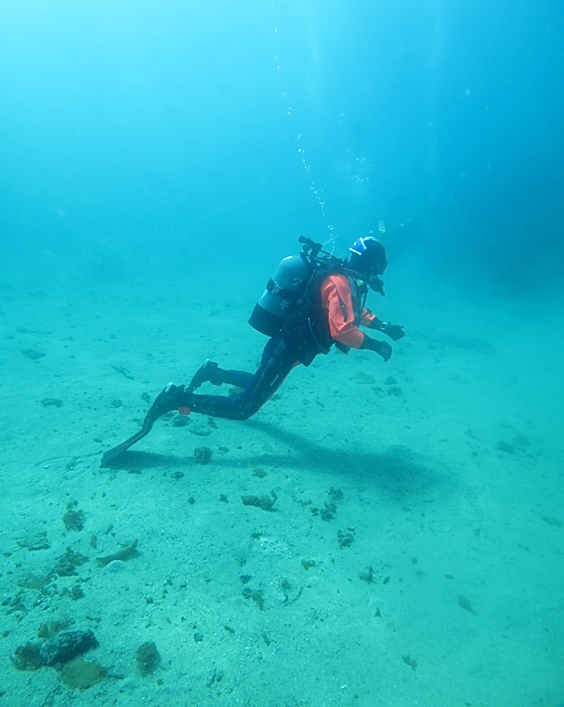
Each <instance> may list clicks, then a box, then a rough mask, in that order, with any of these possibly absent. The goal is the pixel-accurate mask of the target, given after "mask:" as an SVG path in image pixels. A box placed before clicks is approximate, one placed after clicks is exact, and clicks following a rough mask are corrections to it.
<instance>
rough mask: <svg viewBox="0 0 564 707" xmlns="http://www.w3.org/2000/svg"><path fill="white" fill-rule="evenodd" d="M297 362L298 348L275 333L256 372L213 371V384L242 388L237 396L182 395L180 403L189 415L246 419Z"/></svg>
mask: <svg viewBox="0 0 564 707" xmlns="http://www.w3.org/2000/svg"><path fill="white" fill-rule="evenodd" d="M298 363H300V361H299V348H298V346H296V345H294V344H292V343H290V342H288V341H287V340H286V338H285V337H284V335H283V334H278V335H277V336H274V337H272V338H271V339H269V340H268V343H267V344H266V346H265V347H264V351H263V352H262V358H261V362H260V366H259V367H258V369H257V371H256V372H255V373H247V372H245V371H226V370H223V369H222V368H217V369H215V371H214V372H213V377H212V383H214V384H215V385H221V384H222V383H227V384H229V385H235V386H237V387H239V388H242V389H243V391H242V393H241V394H240V395H237V396H233V397H230V396H225V395H198V394H196V393H186V392H185V393H184V394H183V396H182V403H183V405H185V406H186V407H188V408H190V410H191V411H192V412H198V413H202V414H204V415H211V416H212V417H223V418H226V419H227V420H248V419H249V417H251V415H254V414H255V413H256V412H257V410H259V409H260V408H261V407H262V406H263V405H264V404H265V403H266V402H267V400H269V398H271V397H272V396H273V395H274V393H275V392H276V391H277V390H278V388H279V387H280V386H281V385H282V383H283V382H284V380H285V378H286V377H287V376H288V374H289V373H290V371H291V370H292V368H293V367H294V366H295V365H296V364H298Z"/></svg>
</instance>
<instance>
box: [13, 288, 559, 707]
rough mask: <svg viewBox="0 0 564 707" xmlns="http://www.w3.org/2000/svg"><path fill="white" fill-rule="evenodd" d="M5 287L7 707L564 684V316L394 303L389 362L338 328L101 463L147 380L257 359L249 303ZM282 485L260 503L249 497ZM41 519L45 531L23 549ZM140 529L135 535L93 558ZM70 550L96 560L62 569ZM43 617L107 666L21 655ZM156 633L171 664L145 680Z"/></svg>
mask: <svg viewBox="0 0 564 707" xmlns="http://www.w3.org/2000/svg"><path fill="white" fill-rule="evenodd" d="M0 295H1V303H0V304H1V314H0V324H1V340H2V354H1V367H2V368H1V372H2V375H1V391H2V406H1V410H0V415H1V418H2V425H1V443H2V471H1V487H0V489H1V495H0V502H1V528H2V533H1V543H0V544H1V547H0V551H1V553H2V554H1V558H2V564H1V570H0V582H1V594H2V607H1V612H0V626H1V633H0V635H1V642H0V646H1V655H0V661H1V665H2V667H1V670H0V692H1V694H2V696H1V698H0V705H6V706H8V705H10V707H16V706H18V707H19V706H21V705H53V706H55V707H56V706H57V705H66V704H77V705H124V706H127V705H135V706H136V705H155V706H157V705H161V706H163V707H164V706H165V705H178V706H179V707H181V706H182V707H183V706H185V705H186V706H188V705H218V706H219V705H221V706H224V705H225V706H227V705H238V704H240V705H248V706H250V707H258V706H268V707H271V706H272V707H274V706H276V707H294V706H297V705H308V706H312V707H313V706H317V705H337V706H339V705H342V706H349V705H351V706H352V705H366V706H372V705H374V706H380V705H381V706H390V705H393V706H398V707H403V706H407V705H420V706H421V707H436V706H437V705H445V706H449V707H450V706H458V705H460V707H464V706H466V707H469V706H470V705H472V707H478V706H486V707H501V706H502V705H507V706H511V707H532V706H539V707H540V706H542V707H557V706H558V705H562V703H563V701H564V640H563V638H564V592H563V587H564V527H563V524H564V507H563V499H564V466H563V459H564V442H563V441H562V434H561V433H562V418H563V416H562V395H563V392H564V385H563V363H562V344H563V337H562V318H561V317H559V315H557V314H555V313H554V312H548V311H546V309H544V310H543V309H541V310H539V311H536V310H535V308H534V307H532V306H531V307H530V308H529V309H528V310H527V311H521V310H520V309H519V308H518V307H515V308H514V309H513V310H511V308H509V307H507V308H504V307H502V306H498V307H496V308H487V307H485V306H480V305H475V306H469V305H468V304H467V303H466V304H464V303H463V302H462V301H457V300H455V299H452V300H450V301H449V302H448V303H447V304H445V302H444V301H443V302H442V304H441V306H440V307H437V306H435V305H436V302H435V303H434V304H433V303H432V302H425V301H424V300H421V299H418V301H416V302H413V301H411V302H410V301H408V300H405V301H399V300H398V301H397V302H396V303H394V301H393V299H391V300H390V301H389V302H388V303H387V304H386V305H385V307H384V308H383V309H380V310H377V311H378V312H379V313H380V314H381V316H383V317H390V318H392V319H393V320H394V321H400V322H402V323H403V324H405V326H406V329H407V331H408V336H407V337H406V339H404V340H403V341H401V342H398V343H397V344H395V345H394V349H395V353H394V356H393V358H392V360H391V361H390V362H389V363H387V364H384V363H383V362H382V361H381V359H379V358H378V357H377V356H375V355H373V354H371V353H370V352H358V351H353V352H351V353H350V354H349V356H343V355H342V354H339V353H338V352H335V351H333V352H331V354H330V355H329V356H327V357H319V358H318V359H317V360H316V361H315V362H314V364H313V365H312V366H311V368H309V369H304V368H300V369H296V370H295V371H294V372H293V373H292V375H291V376H290V378H289V379H288V380H287V382H286V384H285V385H284V386H283V388H282V389H281V390H280V392H279V395H278V396H277V397H276V399H275V400H273V401H271V402H270V403H268V404H267V405H266V406H265V407H264V408H263V409H262V410H261V411H260V412H259V413H258V414H257V415H256V416H255V417H254V418H253V419H251V420H250V421H248V422H245V423H238V422H229V421H224V420H216V425H217V427H212V426H211V425H210V424H209V421H208V419H207V418H205V417H199V416H196V415H193V416H191V418H190V422H189V423H188V424H187V425H186V426H184V427H177V426H175V424H174V419H170V420H161V421H159V422H157V423H156V425H155V427H154V429H153V431H152V433H151V434H150V435H149V436H148V437H147V438H146V439H145V440H143V441H142V442H140V443H139V444H138V445H137V446H135V447H134V448H132V450H131V451H130V452H128V453H127V454H126V455H125V456H124V458H123V462H122V463H121V464H119V465H117V466H116V467H115V468H114V469H100V456H101V453H102V452H103V451H105V450H107V449H108V448H110V447H113V446H115V445H116V444H117V443H118V442H121V441H122V440H123V439H125V438H126V437H128V436H130V435H131V434H133V433H134V432H135V431H136V430H137V429H138V424H139V422H140V420H142V418H143V416H144V415H145V413H146V411H147V409H148V407H149V405H148V404H147V402H145V400H143V399H142V396H143V395H145V397H147V395H148V396H150V398H151V400H152V399H153V398H154V396H156V394H158V392H159V391H160V390H161V389H162V387H163V386H164V384H166V382H167V381H168V380H173V381H175V382H176V383H181V382H184V383H187V382H188V380H189V379H190V377H191V375H192V373H193V372H194V371H195V369H196V368H197V367H198V366H199V365H200V363H201V362H202V361H203V360H204V359H205V358H206V357H212V358H214V359H215V360H217V361H219V362H220V365H222V366H224V367H234V368H237V367H239V368H245V369H249V370H253V369H254V367H255V365H256V364H257V362H258V359H259V355H260V351H261V349H262V346H263V345H264V343H265V339H264V337H262V336H261V335H260V334H258V333H256V332H254V331H253V330H251V329H250V327H248V326H247V325H246V320H247V317H248V314H249V310H250V308H251V307H252V304H253V302H252V301H250V300H249V301H239V300H237V301H235V302H231V303H230V305H229V306H227V304H226V302H225V300H224V299H223V298H222V297H221V296H219V295H218V296H216V297H215V299H214V297H211V298H206V297H205V296H204V297H201V298H200V301H197V300H194V298H193V296H189V295H188V294H186V293H183V292H182V290H181V289H180V288H177V289H175V290H171V291H167V290H166V289H161V290H157V289H156V288H155V290H154V291H151V290H149V291H145V290H141V289H135V288H133V287H127V286H125V285H118V286H116V285H113V284H112V285H103V284H101V285H100V284H98V285H92V286H91V287H90V285H89V284H85V285H84V286H81V287H79V286H77V285H75V286H71V285H66V286H65V287H61V289H58V290H55V289H54V288H53V287H51V286H46V285H45V284H42V283H25V284H22V283H19V284H18V283H16V284H12V285H4V286H3V287H2V290H1V292H0ZM437 302H438V299H437ZM374 304H375V305H378V304H379V302H378V301H375V302H374ZM28 350H33V351H35V350H37V351H40V352H42V353H44V354H45V356H43V357H41V358H40V359H38V360H35V361H34V360H32V359H30V358H28V357H27V356H25V355H23V354H22V351H28ZM390 377H392V378H394V379H395V381H396V382H395V383H393V382H392V381H390ZM394 386H395V387H396V388H399V389H401V391H398V390H395V391H394V389H393V388H394ZM212 391H213V392H218V391H217V389H215V388H214V389H212ZM394 392H395V393H398V392H400V394H397V395H396V394H393V393H394ZM48 398H53V399H59V400H60V401H62V405H61V406H60V407H56V406H54V405H47V406H44V405H43V404H42V403H41V401H42V400H45V399H48ZM202 431H203V432H209V434H208V435H207V436H202V435H200V434H197V432H200V433H201V432H202ZM500 442H501V443H504V444H501V447H503V449H501V448H499V447H500V445H499V443H500ZM201 446H208V447H210V448H211V449H212V453H213V454H212V460H211V463H209V464H207V465H200V464H198V463H197V462H196V461H195V459H194V449H195V448H196V447H201ZM272 491H274V492H275V493H276V495H277V501H276V503H275V505H274V507H273V510H271V511H265V510H262V509H260V508H257V507H253V506H246V505H243V503H242V501H241V496H242V495H244V494H254V495H258V496H262V495H265V494H270V493H271V492H272ZM340 492H342V494H341V493H340ZM341 495H342V497H341ZM332 498H334V499H335V506H336V509H335V512H334V517H333V518H332V519H330V520H323V519H322V517H321V516H320V514H319V513H317V514H316V513H315V509H323V508H325V505H326V503H330V501H331V499H332ZM189 499H190V500H189ZM69 504H70V506H71V507H73V508H74V509H75V510H80V511H82V512H83V513H84V527H83V529H82V530H80V531H79V530H66V529H65V525H64V523H63V520H62V518H63V515H64V514H65V512H66V510H67V508H68V507H69ZM73 504H74V505H73ZM312 509H313V510H312ZM40 533H45V534H46V535H45V536H43V538H44V539H45V537H46V542H43V543H40V544H43V545H44V546H46V545H48V547H45V548H44V549H38V550H30V549H26V548H25V547H22V544H23V545H25V543H26V542H33V541H34V539H37V538H38V537H42V536H40V535H38V534H40ZM347 534H348V536H349V537H348V540H349V541H350V545H349V546H345V547H341V546H340V542H339V539H340V538H341V540H342V539H343V538H345V537H346V536H347ZM93 538H95V541H94V540H93ZM134 539H136V540H137V541H138V545H137V552H136V554H135V556H134V557H132V558H130V559H128V560H125V561H120V560H116V561H114V562H111V563H109V564H108V565H106V566H105V567H101V566H99V564H98V563H97V562H96V558H97V557H102V556H105V555H108V554H110V553H113V552H115V551H117V550H119V549H120V548H121V547H122V545H123V544H124V543H129V542H131V541H133V540H134ZM94 542H95V544H96V547H93V543H94ZM69 547H70V548H71V550H72V551H73V552H80V553H82V554H83V555H85V556H86V557H88V561H86V562H84V563H83V564H81V565H80V566H78V567H77V568H76V572H77V574H76V575H75V576H68V577H65V576H63V577H61V576H58V575H57V574H56V572H54V570H53V568H54V567H55V565H56V564H57V560H58V559H59V558H60V557H61V556H62V555H64V554H65V552H66V549H67V548H69ZM304 561H305V564H304ZM370 568H372V570H370ZM41 578H43V579H41ZM369 579H371V581H367V580H369ZM35 580H36V581H35ZM34 581H35V584H37V585H39V586H38V588H33V586H34ZM77 586H78V587H79V588H80V590H81V591H80V592H77V590H76V589H75V590H74V591H75V592H77V593H75V594H74V595H73V593H72V592H73V588H75V587H77ZM30 587H32V588H30ZM249 590H250V593H252V596H251V597H250V598H248V597H246V595H245V594H249ZM79 594H83V596H82V597H79V596H78V595H79ZM253 597H254V598H253ZM261 604H262V606H261ZM51 621H67V622H69V627H70V628H71V629H73V630H74V629H91V630H92V631H93V632H94V634H95V636H96V638H97V640H98V642H99V647H98V648H97V649H96V650H93V651H90V652H89V653H88V654H87V655H86V656H85V659H86V660H97V661H99V662H100V663H101V665H102V666H104V668H105V669H106V670H107V674H108V677H107V679H105V680H103V681H101V682H99V683H97V684H96V685H94V686H93V687H91V688H89V689H84V690H78V689H69V688H67V687H66V686H65V685H64V684H63V682H62V681H61V679H60V673H59V672H58V671H57V670H56V669H54V668H48V667H44V668H41V669H39V670H37V671H20V670H16V669H15V668H14V666H13V664H12V662H11V658H10V657H11V656H13V653H14V650H15V649H16V648H17V647H18V646H22V645H24V644H26V643H27V642H34V641H38V640H39V639H38V638H37V633H38V630H39V627H40V626H41V625H43V624H45V623H48V622H51ZM147 641H148V642H151V641H153V642H154V643H155V644H156V647H157V649H158V651H159V653H160V656H161V663H160V666H159V667H158V668H157V669H156V670H155V672H154V673H152V674H150V675H147V676H142V675H141V674H140V672H139V670H138V667H137V664H136V649H137V648H138V647H139V646H140V645H141V644H142V643H144V642H147Z"/></svg>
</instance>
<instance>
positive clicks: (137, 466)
mask: <svg viewBox="0 0 564 707" xmlns="http://www.w3.org/2000/svg"><path fill="white" fill-rule="evenodd" d="M187 461H188V460H187V459H186V457H176V456H172V455H170V454H155V453H154V452H139V451H137V450H132V449H128V450H127V451H126V452H122V454H120V455H119V456H118V457H117V458H116V459H114V460H113V461H112V462H111V463H109V464H108V465H107V466H105V467H101V470H102V471H110V472H111V471H126V472H127V473H128V474H141V473H143V471H147V470H150V469H162V468H163V467H168V466H171V465H178V466H185V465H186V462H187Z"/></svg>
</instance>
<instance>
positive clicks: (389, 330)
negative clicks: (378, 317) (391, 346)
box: [380, 322, 405, 341]
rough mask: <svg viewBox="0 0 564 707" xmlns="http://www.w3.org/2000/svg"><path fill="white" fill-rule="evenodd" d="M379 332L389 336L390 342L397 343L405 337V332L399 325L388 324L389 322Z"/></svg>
mask: <svg viewBox="0 0 564 707" xmlns="http://www.w3.org/2000/svg"><path fill="white" fill-rule="evenodd" d="M380 331H382V332H384V334H386V336H389V337H390V339H392V341H398V340H399V339H403V337H404V336H405V331H404V330H403V327H402V326H400V325H399V324H390V322H388V323H387V324H386V326H385V327H384V328H383V329H381V330H380Z"/></svg>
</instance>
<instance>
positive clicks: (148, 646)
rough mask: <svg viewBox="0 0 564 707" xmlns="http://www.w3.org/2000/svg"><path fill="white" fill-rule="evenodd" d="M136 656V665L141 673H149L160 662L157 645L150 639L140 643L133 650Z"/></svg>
mask: <svg viewBox="0 0 564 707" xmlns="http://www.w3.org/2000/svg"><path fill="white" fill-rule="evenodd" d="M135 655H136V658H137V667H138V668H139V672H140V673H141V675H150V674H151V673H153V672H155V670H156V669H157V668H158V667H159V663H160V662H161V656H160V655H159V651H158V650H157V646H156V645H155V644H154V643H153V642H152V641H151V642H149V641H147V642H146V643H142V644H141V645H140V646H139V648H138V649H137V650H136V651H135Z"/></svg>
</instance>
